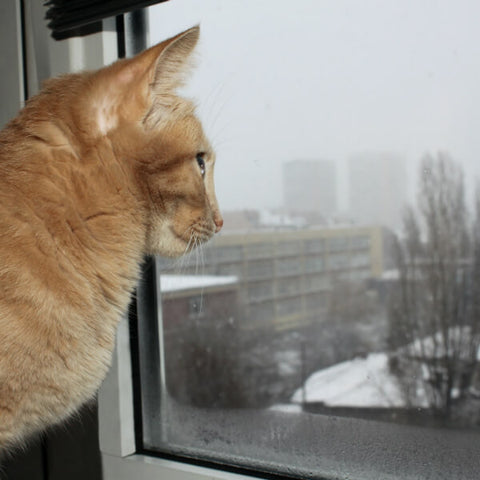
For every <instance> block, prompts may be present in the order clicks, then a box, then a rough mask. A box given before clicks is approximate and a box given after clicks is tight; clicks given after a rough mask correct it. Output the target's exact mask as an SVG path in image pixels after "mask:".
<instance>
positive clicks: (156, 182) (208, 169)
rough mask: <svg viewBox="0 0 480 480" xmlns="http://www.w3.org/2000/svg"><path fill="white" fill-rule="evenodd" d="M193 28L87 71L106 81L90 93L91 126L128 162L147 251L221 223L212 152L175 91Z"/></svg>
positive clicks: (165, 249) (179, 243)
mask: <svg viewBox="0 0 480 480" xmlns="http://www.w3.org/2000/svg"><path fill="white" fill-rule="evenodd" d="M198 36H199V28H198V27H194V28H192V29H190V30H187V31H186V32H183V33H181V34H179V35H177V36H175V37H173V38H171V39H168V40H166V41H164V42H162V43H160V44H158V45H156V46H154V47H152V48H150V49H148V50H146V51H144V52H143V53H141V54H139V55H137V56H136V57H134V58H132V59H128V60H122V61H119V62H117V63H115V64H113V65H111V66H110V67H107V68H105V69H103V70H100V71H99V72H97V73H96V74H95V75H96V78H94V79H93V83H95V84H98V85H100V86H102V85H103V88H104V95H103V96H98V98H96V99H93V104H95V105H96V107H95V111H94V121H95V124H96V128H97V132H98V134H99V135H103V136H104V137H105V138H106V139H108V141H109V142H111V145H112V146H113V149H114V151H115V155H116V157H117V158H118V159H119V160H120V161H122V162H126V163H128V164H129V165H131V166H133V167H132V171H133V172H134V177H135V180H136V182H137V185H138V188H139V191H140V192H141V195H142V196H143V205H144V206H145V212H144V216H145V223H146V252H145V253H150V254H160V255H166V256H178V255H181V254H183V253H185V252H186V251H188V250H190V249H192V248H194V247H195V246H197V245H198V244H199V243H202V242H205V241H207V240H208V239H210V237H211V236H212V235H213V234H214V233H216V232H218V231H219V230H220V229H221V227H222V225H223V220H222V217H221V214H220V211H219V208H218V204H217V199H216V196H215V190H214V180H213V170H214V163H215V154H214V152H213V150H212V147H211V145H210V143H209V142H208V140H207V138H206V137H205V135H204V132H203V129H202V126H201V124H200V122H199V120H198V119H197V117H196V116H195V109H194V106H193V104H192V103H191V102H190V101H188V100H186V99H183V98H181V97H179V96H178V95H177V92H176V90H177V89H178V87H179V86H181V85H182V83H183V78H184V75H185V71H186V70H187V69H188V66H189V65H188V64H189V59H190V57H191V55H192V52H193V50H194V48H195V45H196V43H197V40H198ZM94 91H97V90H94ZM98 91H101V88H100V90H98Z"/></svg>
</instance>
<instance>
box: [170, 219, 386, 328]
mask: <svg viewBox="0 0 480 480" xmlns="http://www.w3.org/2000/svg"><path fill="white" fill-rule="evenodd" d="M390 238H391V234H390V233H389V232H388V231H387V230H385V229H383V228H381V227H342V228H325V229H315V230H313V229H312V230H300V231H284V232H279V231H275V232H266V231H265V232H263V231H262V232H256V233H248V234H231V235H222V236H218V237H217V238H215V239H214V240H213V241H212V242H211V243H210V244H209V245H208V246H206V247H203V252H201V254H198V253H196V252H193V253H192V254H191V255H190V256H189V257H188V258H186V259H185V260H184V261H183V262H182V272H181V273H183V274H184V275H186V274H192V273H195V272H196V271H197V272H198V273H200V274H201V275H217V276H221V277H224V276H236V277H237V278H238V288H239V306H240V308H239V310H240V312H241V313H240V316H241V319H240V323H241V325H242V328H246V329H252V330H256V329H274V330H288V329H295V328H298V327H300V326H308V325H312V324H314V323H318V322H323V321H325V317H326V313H327V309H328V304H329V296H330V292H331V291H332V288H333V287H334V286H335V285H336V284H338V283H340V282H362V281H365V280H368V279H372V278H379V277H380V276H381V274H382V272H383V271H384V270H385V269H386V268H387V267H388V265H387V263H388V245H389V243H390ZM200 258H201V259H203V265H199V264H198V262H197V259H200ZM175 271H176V267H175V264H172V262H171V261H169V260H166V259H165V260H162V272H163V273H172V272H175Z"/></svg>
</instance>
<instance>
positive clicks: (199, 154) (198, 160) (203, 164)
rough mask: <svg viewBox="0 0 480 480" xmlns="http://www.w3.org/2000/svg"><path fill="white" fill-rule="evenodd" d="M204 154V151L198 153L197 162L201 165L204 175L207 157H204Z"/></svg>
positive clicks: (203, 174)
mask: <svg viewBox="0 0 480 480" xmlns="http://www.w3.org/2000/svg"><path fill="white" fill-rule="evenodd" d="M204 156H205V154H204V153H197V163H198V166H199V167H200V173H201V174H202V177H204V176H205V159H204V158H203V157H204Z"/></svg>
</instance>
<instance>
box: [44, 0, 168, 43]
mask: <svg viewBox="0 0 480 480" xmlns="http://www.w3.org/2000/svg"><path fill="white" fill-rule="evenodd" d="M165 1H167V0H104V1H99V0H48V1H47V2H45V5H46V6H47V7H48V10H47V14H46V19H47V20H48V27H49V28H50V29H51V30H52V36H53V37H54V38H65V37H66V36H68V35H65V32H68V31H71V30H74V29H78V28H81V27H85V26H86V25H90V24H92V23H95V22H98V21H100V20H103V19H105V18H108V17H113V16H115V15H120V14H123V13H127V12H131V11H133V10H137V9H139V8H144V7H148V6H150V5H154V4H156V3H161V2H165Z"/></svg>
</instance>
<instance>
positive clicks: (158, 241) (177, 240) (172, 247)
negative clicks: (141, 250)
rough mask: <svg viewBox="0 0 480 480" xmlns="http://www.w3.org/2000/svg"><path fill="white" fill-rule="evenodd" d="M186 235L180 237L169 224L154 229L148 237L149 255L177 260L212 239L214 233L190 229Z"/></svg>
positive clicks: (206, 230) (204, 229)
mask: <svg viewBox="0 0 480 480" xmlns="http://www.w3.org/2000/svg"><path fill="white" fill-rule="evenodd" d="M188 231H190V232H191V233H185V234H184V235H179V234H178V233H176V232H175V229H174V228H173V227H172V226H171V225H168V224H163V225H160V226H157V228H153V229H151V230H150V231H149V233H148V235H147V248H146V250H147V252H146V253H147V254H149V255H159V256H161V257H170V258H176V257H181V256H182V255H185V254H186V253H189V252H191V251H192V250H194V249H195V248H196V247H198V246H199V245H201V244H203V243H206V242H208V241H209V240H210V238H212V236H213V234H214V231H213V230H211V229H207V228H203V229H201V231H198V230H196V229H192V228H189V229H187V231H186V232H188Z"/></svg>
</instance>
